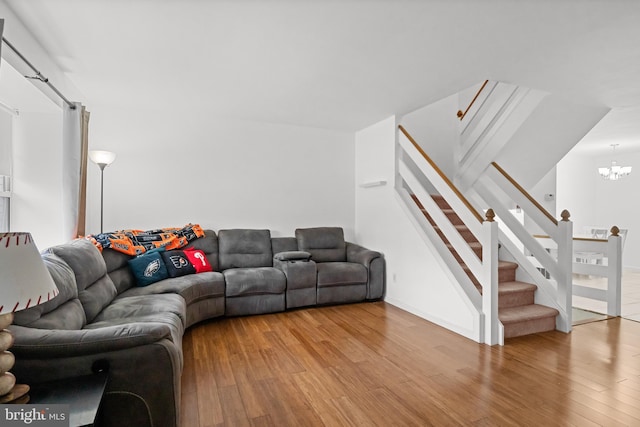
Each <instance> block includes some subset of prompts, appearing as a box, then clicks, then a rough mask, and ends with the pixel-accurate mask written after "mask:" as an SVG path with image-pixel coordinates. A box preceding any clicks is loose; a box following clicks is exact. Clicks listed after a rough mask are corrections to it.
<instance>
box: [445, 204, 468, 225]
mask: <svg viewBox="0 0 640 427" xmlns="http://www.w3.org/2000/svg"><path fill="white" fill-rule="evenodd" d="M442 212H443V213H444V214H445V215H446V216H447V218H449V221H451V224H453V225H464V222H463V221H462V219H461V218H460V217H459V216H458V214H457V213H456V211H454V210H453V209H447V208H445V209H442Z"/></svg>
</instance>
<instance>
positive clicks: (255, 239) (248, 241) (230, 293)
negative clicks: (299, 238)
mask: <svg viewBox="0 0 640 427" xmlns="http://www.w3.org/2000/svg"><path fill="white" fill-rule="evenodd" d="M218 243H219V250H220V253H219V257H220V270H222V274H223V275H224V280H225V282H226V285H227V288H226V308H225V314H226V315H227V316H242V315H249V314H259V313H274V312H278V311H284V309H285V288H286V287H287V281H286V278H285V275H284V273H283V272H282V271H281V270H278V269H277V268H274V267H273V252H272V248H271V232H270V231H269V230H247V229H233V230H220V231H219V232H218Z"/></svg>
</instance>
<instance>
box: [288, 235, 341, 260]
mask: <svg viewBox="0 0 640 427" xmlns="http://www.w3.org/2000/svg"><path fill="white" fill-rule="evenodd" d="M296 240H297V241H298V250H301V251H306V252H309V253H310V254H311V259H312V260H314V261H315V262H344V261H346V260H347V244H346V242H345V241H344V231H343V230H342V228H341V227H316V228H298V229H296Z"/></svg>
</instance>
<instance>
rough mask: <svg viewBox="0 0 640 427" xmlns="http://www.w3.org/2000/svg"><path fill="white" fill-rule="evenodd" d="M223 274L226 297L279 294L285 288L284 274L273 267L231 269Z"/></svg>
mask: <svg viewBox="0 0 640 427" xmlns="http://www.w3.org/2000/svg"><path fill="white" fill-rule="evenodd" d="M223 274H224V279H225V282H226V284H227V290H226V295H227V297H238V296H243V295H259V294H281V293H283V292H284V291H285V289H286V287H287V280H286V278H285V276H284V273H283V272H282V271H280V270H278V269H275V268H273V267H259V268H232V269H229V270H225V271H224V272H223Z"/></svg>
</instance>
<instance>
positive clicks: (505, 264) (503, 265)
mask: <svg viewBox="0 0 640 427" xmlns="http://www.w3.org/2000/svg"><path fill="white" fill-rule="evenodd" d="M462 268H464V269H465V270H468V269H469V267H467V266H466V265H463V266H462ZM516 268H518V264H517V263H515V262H511V261H500V260H498V270H515V269H516Z"/></svg>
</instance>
